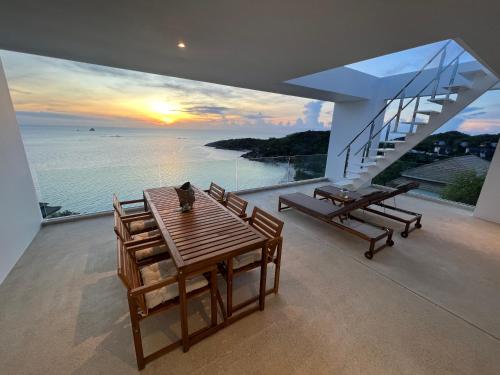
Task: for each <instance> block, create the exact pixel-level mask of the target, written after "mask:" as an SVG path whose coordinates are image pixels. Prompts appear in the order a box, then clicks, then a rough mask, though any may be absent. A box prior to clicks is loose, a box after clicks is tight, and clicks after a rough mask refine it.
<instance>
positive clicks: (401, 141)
mask: <svg viewBox="0 0 500 375" xmlns="http://www.w3.org/2000/svg"><path fill="white" fill-rule="evenodd" d="M405 142H406V141H403V140H402V139H393V140H392V141H391V140H389V141H382V142H381V143H405Z"/></svg>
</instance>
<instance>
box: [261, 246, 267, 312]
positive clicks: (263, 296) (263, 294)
mask: <svg viewBox="0 0 500 375" xmlns="http://www.w3.org/2000/svg"><path fill="white" fill-rule="evenodd" d="M266 276H267V245H264V246H262V256H261V258H260V292H259V309H260V310H261V311H262V310H264V306H265V303H266Z"/></svg>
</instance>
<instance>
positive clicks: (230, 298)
mask: <svg viewBox="0 0 500 375" xmlns="http://www.w3.org/2000/svg"><path fill="white" fill-rule="evenodd" d="M226 263H227V274H226V277H227V280H226V281H227V296H226V298H227V301H226V310H227V317H228V318H229V317H230V316H231V315H233V258H232V257H231V258H229V259H227V261H226Z"/></svg>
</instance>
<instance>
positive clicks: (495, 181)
mask: <svg viewBox="0 0 500 375" xmlns="http://www.w3.org/2000/svg"><path fill="white" fill-rule="evenodd" d="M474 216H476V217H478V218H481V219H485V220H489V221H493V222H495V223H499V224H500V147H498V146H497V149H496V150H495V154H494V155H493V160H492V161H491V164H490V168H489V170H488V174H487V175H486V180H485V181H484V185H483V188H482V189H481V194H480V195H479V199H478V201H477V205H476V209H475V210H474Z"/></svg>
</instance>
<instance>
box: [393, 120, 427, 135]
mask: <svg viewBox="0 0 500 375" xmlns="http://www.w3.org/2000/svg"><path fill="white" fill-rule="evenodd" d="M400 124H405V125H412V124H413V125H415V126H422V125H427V122H425V121H415V122H409V121H401V122H400ZM408 133H409V132H408Z"/></svg>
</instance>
